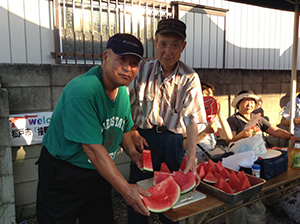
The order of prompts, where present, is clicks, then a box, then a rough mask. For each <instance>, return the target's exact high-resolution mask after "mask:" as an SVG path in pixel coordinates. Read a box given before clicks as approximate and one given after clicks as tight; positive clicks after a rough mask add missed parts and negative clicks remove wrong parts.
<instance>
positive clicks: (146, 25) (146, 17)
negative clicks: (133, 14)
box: [145, 1, 149, 57]
mask: <svg viewBox="0 0 300 224" xmlns="http://www.w3.org/2000/svg"><path fill="white" fill-rule="evenodd" d="M148 16H149V15H148V1H147V2H146V5H145V30H146V32H145V42H146V57H148Z"/></svg>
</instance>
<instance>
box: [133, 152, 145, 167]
mask: <svg viewBox="0 0 300 224" xmlns="http://www.w3.org/2000/svg"><path fill="white" fill-rule="evenodd" d="M141 157H142V154H141V153H139V152H136V153H133V154H132V155H131V157H130V158H131V161H132V162H133V163H134V164H135V165H136V166H137V167H138V168H140V167H141Z"/></svg>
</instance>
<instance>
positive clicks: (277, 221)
mask: <svg viewBox="0 0 300 224" xmlns="http://www.w3.org/2000/svg"><path fill="white" fill-rule="evenodd" d="M112 199H113V206H114V217H115V224H127V206H126V203H125V201H124V199H123V198H122V197H121V196H120V195H119V194H118V193H116V192H113V194H112ZM270 210H272V211H273V212H271V211H270ZM195 220H196V221H197V218H196V219H195ZM22 221H23V222H19V223H18V224H38V223H37V221H36V218H35V217H31V218H28V219H27V220H22ZM179 224H186V222H185V221H184V220H183V221H180V222H179ZM212 224H224V219H220V220H217V221H214V222H212ZM266 224H297V223H295V222H292V221H291V220H290V219H289V218H288V217H287V216H286V215H285V214H284V213H283V212H280V211H279V212H278V208H277V209H276V208H274V207H273V208H271V207H270V208H269V209H267V223H266Z"/></svg>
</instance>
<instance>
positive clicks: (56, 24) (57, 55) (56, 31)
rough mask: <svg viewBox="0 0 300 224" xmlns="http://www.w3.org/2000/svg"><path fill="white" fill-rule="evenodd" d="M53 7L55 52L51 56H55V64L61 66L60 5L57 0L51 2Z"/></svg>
mask: <svg viewBox="0 0 300 224" xmlns="http://www.w3.org/2000/svg"><path fill="white" fill-rule="evenodd" d="M52 7H53V13H54V15H53V24H54V37H55V52H52V53H51V54H52V55H54V56H55V62H56V63H57V64H61V55H60V51H61V47H60V43H61V41H60V32H61V29H60V19H59V18H60V15H61V12H60V4H59V0H55V1H53V4H52Z"/></svg>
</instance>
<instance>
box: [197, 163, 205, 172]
mask: <svg viewBox="0 0 300 224" xmlns="http://www.w3.org/2000/svg"><path fill="white" fill-rule="evenodd" d="M204 165H205V162H204V161H202V162H201V163H200V164H199V166H198V167H197V173H199V172H200V168H201V166H203V168H204Z"/></svg>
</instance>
